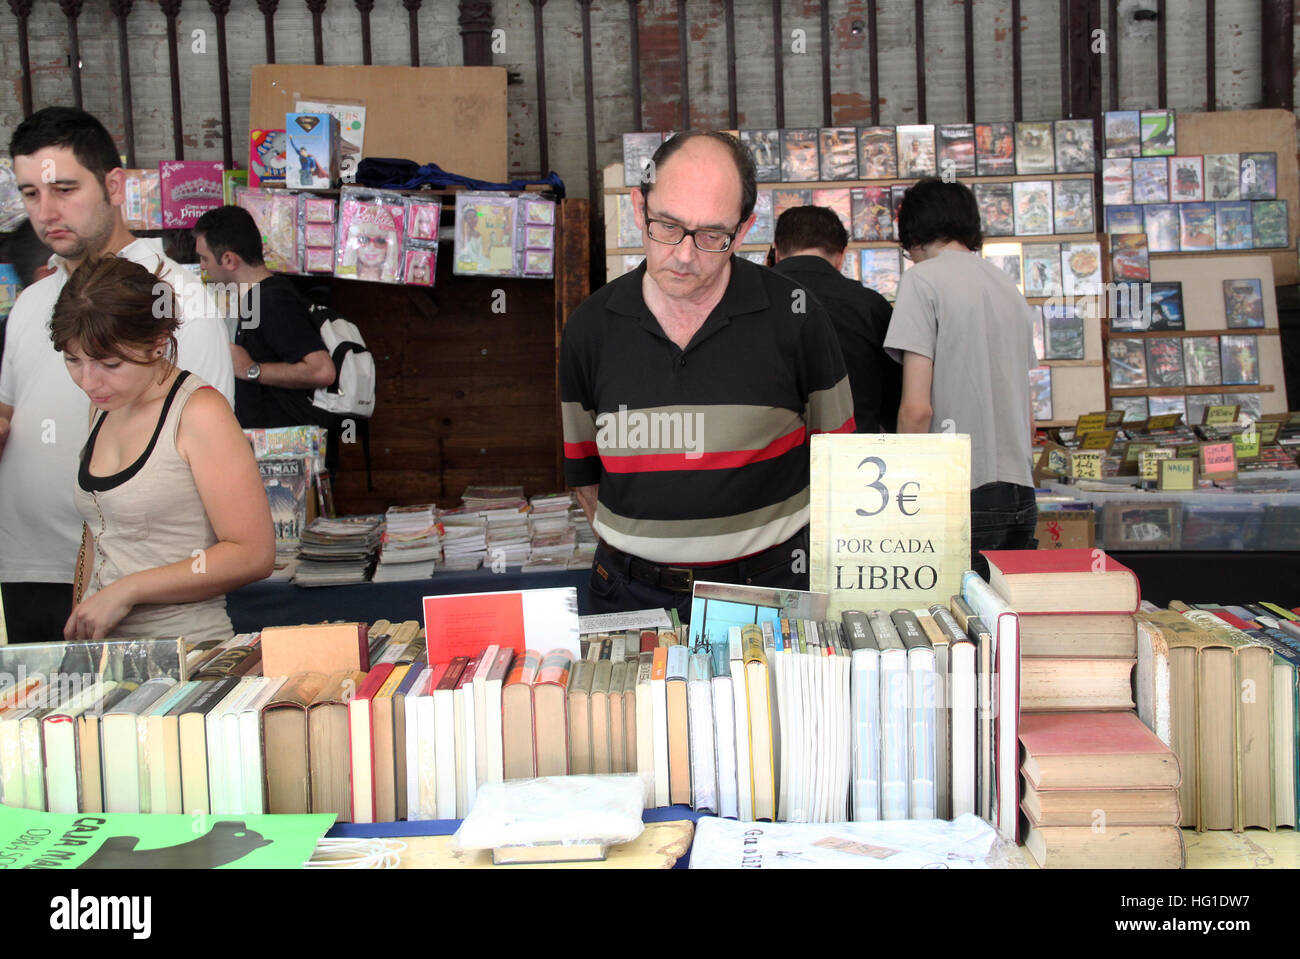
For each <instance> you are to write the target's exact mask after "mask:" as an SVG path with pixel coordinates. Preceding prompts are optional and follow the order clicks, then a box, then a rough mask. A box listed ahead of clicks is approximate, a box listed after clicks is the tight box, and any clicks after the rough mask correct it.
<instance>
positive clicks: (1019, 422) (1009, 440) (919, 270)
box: [885, 177, 1038, 578]
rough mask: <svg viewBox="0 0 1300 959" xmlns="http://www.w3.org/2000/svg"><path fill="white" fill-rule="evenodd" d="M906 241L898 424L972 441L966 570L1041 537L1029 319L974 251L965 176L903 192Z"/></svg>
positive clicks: (902, 241)
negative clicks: (1037, 531) (987, 554)
mask: <svg viewBox="0 0 1300 959" xmlns="http://www.w3.org/2000/svg"><path fill="white" fill-rule="evenodd" d="M898 235H899V245H900V246H901V247H902V248H903V255H904V256H906V257H908V258H910V259H911V260H912V261H913V262H914V263H915V264H916V265H915V266H914V267H912V268H911V269H909V270H907V271H906V272H905V273H904V274H903V277H902V280H901V281H900V283H899V285H898V297H897V301H896V302H895V304H894V315H893V319H892V321H891V323H890V326H889V334H888V336H887V337H886V338H885V348H886V350H888V351H889V352H890V353H891V354H892V355H893V356H894V357H895V359H898V360H899V361H900V362H902V364H903V397H902V401H901V404H900V406H899V410H898V432H900V433H939V432H956V433H967V434H969V435H970V438H971V568H972V569H974V570H976V571H977V572H979V573H980V574H981V575H983V576H984V577H985V578H987V577H988V564H987V563H986V562H985V560H984V558H983V557H982V556H980V555H979V551H980V550H985V549H1032V548H1034V546H1035V545H1036V540H1035V539H1034V528H1035V526H1036V525H1037V509H1036V507H1035V504H1034V488H1033V479H1032V476H1031V473H1030V457H1031V452H1030V448H1031V445H1032V442H1031V441H1032V436H1033V418H1032V407H1031V405H1030V395H1029V370H1030V369H1031V368H1032V367H1034V366H1036V365H1037V364H1038V360H1037V357H1036V356H1035V353H1034V337H1033V316H1032V313H1031V311H1030V307H1029V304H1028V303H1026V302H1025V298H1024V297H1023V296H1022V295H1021V294H1020V291H1019V290H1018V289H1016V286H1015V284H1014V283H1012V282H1011V280H1010V278H1009V277H1008V276H1007V275H1006V274H1005V273H1003V272H1002V271H1001V270H1000V269H998V268H997V267H996V266H994V265H993V264H991V263H989V262H988V261H986V260H984V259H983V258H982V257H980V256H979V255H978V253H977V252H976V251H977V250H979V248H980V247H981V246H982V245H983V242H984V237H983V234H982V232H981V230H980V215H979V207H978V206H977V205H976V203H975V196H974V194H972V193H971V191H970V189H969V188H968V187H966V186H965V185H964V184H961V183H957V182H953V183H944V182H943V181H941V180H939V179H936V178H933V177H929V178H926V179H923V180H920V181H919V182H917V183H916V185H914V186H913V187H911V188H910V189H909V190H908V191H907V192H906V193H905V194H904V195H903V202H902V206H901V208H900V209H899V214H898Z"/></svg>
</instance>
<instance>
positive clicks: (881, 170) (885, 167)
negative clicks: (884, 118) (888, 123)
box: [858, 127, 898, 180]
mask: <svg viewBox="0 0 1300 959" xmlns="http://www.w3.org/2000/svg"><path fill="white" fill-rule="evenodd" d="M858 176H860V177H861V178H862V179H864V180H894V179H897V178H898V141H897V139H896V138H895V135H894V128H893V127H863V128H862V129H860V130H859V131H858Z"/></svg>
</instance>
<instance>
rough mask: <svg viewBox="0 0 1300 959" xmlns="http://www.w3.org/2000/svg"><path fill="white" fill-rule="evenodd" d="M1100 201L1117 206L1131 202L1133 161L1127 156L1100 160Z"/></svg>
mask: <svg viewBox="0 0 1300 959" xmlns="http://www.w3.org/2000/svg"><path fill="white" fill-rule="evenodd" d="M1101 190H1102V202H1103V203H1105V204H1106V206H1119V205H1122V204H1126V203H1132V202H1133V161H1132V160H1130V159H1127V158H1120V159H1111V158H1107V159H1105V160H1102V161H1101Z"/></svg>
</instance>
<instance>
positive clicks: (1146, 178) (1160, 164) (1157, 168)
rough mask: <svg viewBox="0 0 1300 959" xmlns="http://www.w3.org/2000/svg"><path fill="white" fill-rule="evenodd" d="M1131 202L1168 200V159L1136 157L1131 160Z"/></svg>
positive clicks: (1160, 201)
mask: <svg viewBox="0 0 1300 959" xmlns="http://www.w3.org/2000/svg"><path fill="white" fill-rule="evenodd" d="M1133 202H1134V203H1143V204H1145V203H1168V202H1169V160H1168V159H1167V158H1166V157H1138V158H1137V159H1135V160H1134V161H1133Z"/></svg>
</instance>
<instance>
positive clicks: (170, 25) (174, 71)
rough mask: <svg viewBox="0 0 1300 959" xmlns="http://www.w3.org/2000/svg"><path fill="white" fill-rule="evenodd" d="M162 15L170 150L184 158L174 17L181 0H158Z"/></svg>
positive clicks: (179, 10)
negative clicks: (169, 90)
mask: <svg viewBox="0 0 1300 959" xmlns="http://www.w3.org/2000/svg"><path fill="white" fill-rule="evenodd" d="M159 6H161V7H162V12H163V16H165V17H166V18H167V59H168V61H169V63H170V64H171V81H172V150H173V152H174V153H175V154H176V156H175V157H173V159H176V160H184V159H185V134H184V129H183V127H182V125H181V65H180V58H179V56H178V52H177V49H176V44H177V43H178V42H179V41H178V40H177V30H176V18H177V17H178V16H179V15H180V12H181V0H160V3H159Z"/></svg>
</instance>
